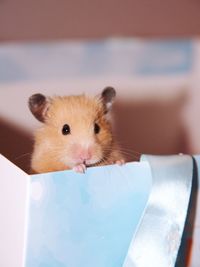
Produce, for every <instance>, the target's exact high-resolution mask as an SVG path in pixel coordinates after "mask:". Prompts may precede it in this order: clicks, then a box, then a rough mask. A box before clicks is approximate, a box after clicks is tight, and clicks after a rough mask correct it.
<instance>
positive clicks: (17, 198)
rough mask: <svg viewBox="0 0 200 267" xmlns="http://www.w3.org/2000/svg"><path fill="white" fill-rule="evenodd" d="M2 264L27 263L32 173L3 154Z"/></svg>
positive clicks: (12, 266)
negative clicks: (30, 174)
mask: <svg viewBox="0 0 200 267" xmlns="http://www.w3.org/2000/svg"><path fill="white" fill-rule="evenodd" d="M0 188H1V193H0V217H1V219H0V266H1V267H23V266H24V260H25V240H26V227H27V215H28V214H27V212H28V194H29V176H28V175H27V174H26V173H24V172H23V171H22V170H20V169H19V168H17V167H16V166H15V165H14V164H12V163H11V162H10V161H8V160H7V159H6V158H4V157H3V156H2V155H0Z"/></svg>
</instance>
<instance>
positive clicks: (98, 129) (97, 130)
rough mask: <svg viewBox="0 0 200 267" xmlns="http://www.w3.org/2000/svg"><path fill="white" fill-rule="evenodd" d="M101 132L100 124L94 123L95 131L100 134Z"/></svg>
mask: <svg viewBox="0 0 200 267" xmlns="http://www.w3.org/2000/svg"><path fill="white" fill-rule="evenodd" d="M99 132H100V126H99V124H97V123H95V124H94V133H95V134H98V133H99Z"/></svg>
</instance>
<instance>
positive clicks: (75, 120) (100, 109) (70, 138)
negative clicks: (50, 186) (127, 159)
mask: <svg viewBox="0 0 200 267" xmlns="http://www.w3.org/2000/svg"><path fill="white" fill-rule="evenodd" d="M94 123H98V124H99V126H100V132H99V133H98V134H95V133H94ZM64 124H68V125H69V126H70V129H71V133H70V134H69V135H63V134H62V127H63V125H64ZM76 144H77V146H86V145H91V147H92V154H93V161H94V163H93V164H91V166H96V165H106V164H112V163H115V162H116V161H117V160H120V159H122V156H121V154H120V152H119V151H118V149H117V146H116V144H115V141H114V140H113V135H112V129H111V124H110V121H109V120H108V119H107V115H106V114H105V107H104V105H103V103H102V102H101V101H100V100H99V99H98V98H90V97H87V96H85V95H79V96H65V97H54V98H52V99H51V100H50V104H49V107H48V111H47V114H46V117H45V123H44V124H43V125H42V127H41V128H40V129H38V130H37V131H36V133H35V145H34V151H33V155H32V162H31V167H32V170H33V171H34V172H36V173H42V172H50V171H59V170H66V169H71V168H73V167H74V166H75V164H76V163H75V162H73V158H72V154H73V151H74V150H75V149H76Z"/></svg>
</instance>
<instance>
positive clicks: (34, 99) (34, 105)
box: [28, 94, 50, 122]
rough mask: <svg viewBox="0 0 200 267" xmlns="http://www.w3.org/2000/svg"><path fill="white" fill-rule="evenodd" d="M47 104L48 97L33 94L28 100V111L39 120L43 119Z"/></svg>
mask: <svg viewBox="0 0 200 267" xmlns="http://www.w3.org/2000/svg"><path fill="white" fill-rule="evenodd" d="M49 104H50V99H49V98H47V97H46V96H44V95H42V94H34V95H32V96H31V97H29V100H28V106H29V109H30V111H31V112H32V114H33V115H34V116H35V118H36V119H38V120H39V121H41V122H44V121H45V118H46V115H47V109H48V107H49Z"/></svg>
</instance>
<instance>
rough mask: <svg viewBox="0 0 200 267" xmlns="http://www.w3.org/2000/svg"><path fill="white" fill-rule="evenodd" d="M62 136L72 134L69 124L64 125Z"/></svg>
mask: <svg viewBox="0 0 200 267" xmlns="http://www.w3.org/2000/svg"><path fill="white" fill-rule="evenodd" d="M62 134H63V135H67V134H70V127H69V125H68V124H64V125H63V128H62Z"/></svg>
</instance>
